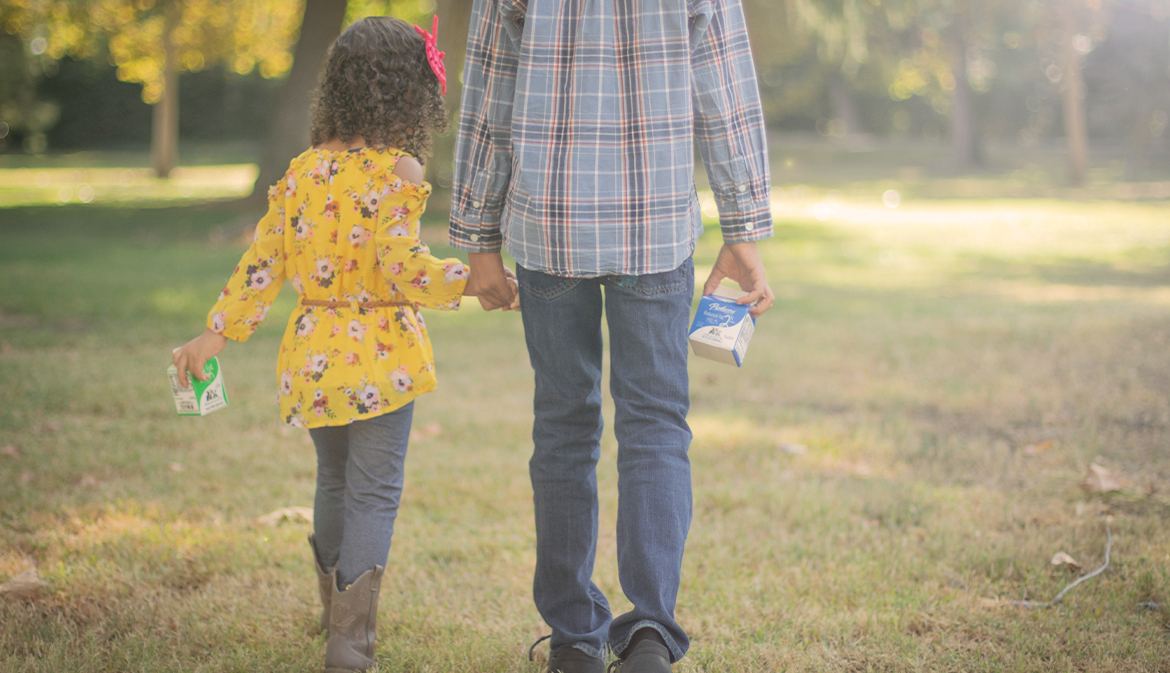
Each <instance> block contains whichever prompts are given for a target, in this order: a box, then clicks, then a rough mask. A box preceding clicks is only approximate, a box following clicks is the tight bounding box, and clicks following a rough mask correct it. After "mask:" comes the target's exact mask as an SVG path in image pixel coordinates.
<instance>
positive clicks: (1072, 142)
mask: <svg viewBox="0 0 1170 673" xmlns="http://www.w3.org/2000/svg"><path fill="white" fill-rule="evenodd" d="M1063 18H1064V44H1063V45H1061V70H1062V71H1063V79H1064V91H1063V92H1062V93H1063V99H1064V135H1065V137H1066V138H1067V139H1068V172H1069V181H1070V182H1071V183H1072V184H1073V186H1076V187H1079V186H1081V185H1083V184H1084V183H1085V173H1086V172H1087V170H1088V164H1089V158H1088V145H1089V139H1088V136H1089V132H1088V129H1087V126H1086V122H1085V78H1084V73H1083V72H1082V69H1083V67H1084V59H1083V58H1082V57H1081V55H1080V54H1078V53H1077V50H1076V47H1075V46H1074V44H1073V41H1074V39H1075V38H1076V35H1077V24H1078V21H1077V8H1076V7H1075V6H1074V5H1073V3H1071V2H1068V3H1065V8H1064V17H1063Z"/></svg>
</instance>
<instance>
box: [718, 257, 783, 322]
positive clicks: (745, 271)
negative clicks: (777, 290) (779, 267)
mask: <svg viewBox="0 0 1170 673" xmlns="http://www.w3.org/2000/svg"><path fill="white" fill-rule="evenodd" d="M724 278H730V279H731V280H734V281H735V282H737V283H739V287H740V289H742V290H743V291H744V292H747V293H748V294H747V296H745V297H742V298H741V299H739V300H738V301H736V302H735V303H737V304H741V305H742V304H751V303H753V302H754V303H755V306H752V307H751V309H750V310H749V312H750V313H751V314H752V317H753V318H758V317H760V316H761V315H763V313H764V311H767V310H768V309H769V308H771V307H772V302H773V301H775V300H776V297H775V295H773V294H772V288H770V287H768V279H767V277H766V276H765V274H764V263H763V262H762V261H761V260H760V251H759V250H757V249H756V244H755V243H754V242H751V243H724V244H723V247H722V248H721V249H720V250H719V257H718V258H717V259H716V260H715V267H714V268H713V269H711V276H710V277H708V278H707V282H706V283H705V284H704V285H703V294H704V295H708V294H711V293H712V292H714V291H715V288H717V287H719V281H721V280H723V279H724Z"/></svg>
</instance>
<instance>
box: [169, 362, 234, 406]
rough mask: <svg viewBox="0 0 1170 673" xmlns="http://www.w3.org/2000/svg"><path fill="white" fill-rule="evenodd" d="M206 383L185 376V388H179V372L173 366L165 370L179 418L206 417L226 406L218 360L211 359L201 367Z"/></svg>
mask: <svg viewBox="0 0 1170 673" xmlns="http://www.w3.org/2000/svg"><path fill="white" fill-rule="evenodd" d="M203 373H204V374H207V375H208V377H207V380H206V381H200V380H199V379H197V378H195V377H193V376H191V375H190V374H188V375H187V387H186V388H181V387H179V371H178V370H177V369H175V366H174V365H171V366H170V367H168V368H167V378H169V379H170V380H171V393H172V394H174V396H175V408H176V409H178V410H179V415H180V416H206V415H207V414H210V413H211V412H213V411H215V410H217V409H223V408H224V407H226V406H227V404H228V399H227V388H225V387H224V385H223V372H222V371H221V370H220V368H219V358H211V359H209V360H208V361H207V362H206V363H205V364H204V365H203Z"/></svg>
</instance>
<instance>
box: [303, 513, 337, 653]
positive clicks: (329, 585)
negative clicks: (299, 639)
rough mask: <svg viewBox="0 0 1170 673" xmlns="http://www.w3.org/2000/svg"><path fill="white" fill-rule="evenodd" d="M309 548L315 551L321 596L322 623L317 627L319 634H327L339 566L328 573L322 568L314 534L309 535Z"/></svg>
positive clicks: (318, 589)
mask: <svg viewBox="0 0 1170 673" xmlns="http://www.w3.org/2000/svg"><path fill="white" fill-rule="evenodd" d="M309 546H310V547H312V549H313V565H314V566H315V567H316V568H317V593H318V594H320V596H321V608H322V610H321V623H320V624H319V625H318V626H317V633H325V632H326V631H328V630H329V599H330V598H331V597H332V596H333V585H334V584H335V583H336V582H337V579H336V578H335V577H334V575H333V571H335V570H337V566H333V567H332V568H330V569H329V570H328V571H326V570H325V569H324V568H322V567H321V555H320V554H318V553H317V538H316V537H315V536H314V535H313V534H312V533H309ZM314 635H316V634H314Z"/></svg>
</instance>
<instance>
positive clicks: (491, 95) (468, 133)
mask: <svg viewBox="0 0 1170 673" xmlns="http://www.w3.org/2000/svg"><path fill="white" fill-rule="evenodd" d="M471 26H472V32H471V35H470V36H469V38H468V43H467V61H466V64H465V69H464V73H463V79H464V87H465V88H464V93H463V108H462V113H461V121H460V123H459V137H458V144H457V147H456V156H455V170H456V172H455V184H454V187H453V191H452V203H451V241H452V244H453V245H455V246H456V247H458V248H461V249H463V250H467V251H469V252H470V253H471V255H470V261H471V268H472V272H471V274H472V277H479V278H481V280H482V281H483V283H484V286H485V287H489V288H494V290H492V289H489V290H485V291H484V292H481V293H480V301H481V302H482V303H484V304H485V306H487V307H488V308H491V307H493V306H497V305H506V304H507V303H508V300H509V299H510V296H511V294H510V290H509V286H508V284H507V280H506V278H505V275H504V267H503V264H502V261H501V257H500V249H501V247H502V246H504V245H506V246H507V249H508V252H509V253H511V255H512V256H513V257H514V258H515V259H516V262H517V268H516V274H517V276H518V278H519V282H520V306H521V309H522V315H523V319H524V332H525V337H526V340H527V344H528V351H529V355H530V358H531V362H532V368H533V369H534V370H535V372H536V395H535V423H534V426H533V431H532V437H533V442H534V444H535V450H534V452H533V456H532V460H531V462H530V463H529V468H530V472H531V477H532V486H533V491H534V503H535V510H536V534H537V551H536V577H535V582H534V589H533V593H534V598H535V601H536V606H537V609H539V610H540V614H541V615H542V616H543V617H544V619H545V621H546V622H548V624H549V625H550V626H551V627H552V642H551V647H552V652H551V655H550V657H549V667H548V670H549V671H562V672H563V673H600V672H601V671H602V669H603V668H604V658H605V656H606V649H607V646H608V647H609V648H610V649H611V650H612V651H613V652H614V653H616V654H617V655H618V656H619V658H620V659H621V662H622V663H621V668H622V673H645V672H650V671H654V672H668V671H669V670H670V663H671V662H674V661H677V660H678V659H680V658H681V657H682V656H683V655H684V654H685V653H686V651H687V647H688V645H689V640H688V638H687V634H686V633H685V632H684V631H683V629H682V627H681V626H679V624H678V622H676V621H675V617H674V608H675V600H676V597H677V594H678V586H679V575H680V570H681V566H682V557H683V547H684V545H685V542H686V536H687V530H688V528H689V526H690V520H691V477H690V464H689V461H688V458H687V449H688V447H689V445H690V441H691V432H690V429H689V427H688V426H687V422H686V415H687V409H688V407H689V404H690V402H689V395H688V381H687V327H688V319H689V315H690V307H691V300H692V298H693V292H694V266H693V263H692V260H691V256H692V254H693V253H694V250H695V242H696V240H697V239H698V237H699V235H700V234H701V233H702V223H701V221H700V212H699V204H698V200H697V197H696V194H695V187H694V179H693V173H694V165H693V148H694V143H695V141H696V140H697V141H698V144H699V149H700V151H701V153H702V157H703V163H704V164H705V166H706V168H707V174H708V176H709V177H710V182H711V188H712V190H713V191H714V194H715V200H716V203H717V204H718V207H719V216H720V224H721V228H722V233H723V240H724V245H723V248H722V249H721V250H720V253H719V257H718V260H717V262H716V265H715V269H714V271H713V272H712V274H711V277H710V278H709V279H708V280H707V283H706V286H705V288H704V292H705V293H710V292H712V291H713V290H714V289H715V287H716V286H717V285H718V284H719V281H720V280H721V279H722V278H724V277H727V278H731V279H732V280H735V281H737V282H738V283H739V284H740V286H741V287H743V289H745V290H747V291H749V294H748V296H747V297H745V298H744V299H743V300H741V303H752V302H755V306H754V307H753V309H752V313H753V314H754V315H757V316H758V315H760V314H762V313H763V312H764V311H766V310H767V309H768V308H769V306H771V304H772V301H773V296H772V291H771V289H770V288H769V287H768V283H767V280H766V278H765V274H764V269H763V266H762V264H761V262H760V257H759V254H758V252H757V251H756V244H755V241H757V240H759V239H763V238H767V237H769V236H771V234H772V217H771V206H770V200H769V193H768V191H769V186H768V163H767V151H766V146H765V133H764V124H763V115H762V112H761V109H760V103H759V93H758V90H757V87H756V81H755V69H754V66H753V63H752V58H751V52H750V50H749V47H748V40H747V31H746V27H745V23H744V17H743V10H742V8H741V6H740V0H637V1H636V2H634V1H622V2H589V1H586V0H475V3H474V9H473V14H472V19H471ZM603 294H604V298H605V301H604V304H603V301H602V296H603ZM603 310H604V311H605V314H606V318H607V323H608V325H609V338H610V356H611V370H610V391H611V393H612V395H613V399H614V406H615V412H614V432H615V435H616V436H617V440H618V459H617V467H618V475H619V477H618V488H619V492H620V499H619V502H618V519H617V545H618V570H619V576H620V579H621V585H622V590H623V591H624V592H625V594H626V597H627V598H628V599H629V600H630V602H631V603H632V604H633V606H634V607H633V609H632V610H631V611H629V612H627V613H625V614H623V615H620V616H618V617H617V618H616V619H615V618H613V617H612V615H611V613H610V610H609V606H608V604H607V602H606V599H605V596H604V595H602V593H601V591H600V590H599V589H598V588H597V586H595V585H594V584H593V583H592V581H591V579H590V577H591V576H592V573H593V561H594V556H595V552H596V544H597V510H598V504H597V476H596V465H597V461H598V458H599V457H600V446H599V440H600V437H601V429H602V418H601V385H600V384H601V366H602V334H601V316H602V311H603Z"/></svg>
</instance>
